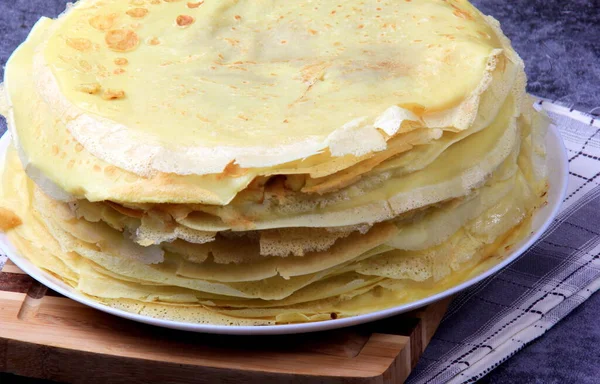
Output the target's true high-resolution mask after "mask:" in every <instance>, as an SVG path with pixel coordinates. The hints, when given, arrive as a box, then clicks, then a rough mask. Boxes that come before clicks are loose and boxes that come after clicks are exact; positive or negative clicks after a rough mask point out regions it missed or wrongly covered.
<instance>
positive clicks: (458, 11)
mask: <svg viewBox="0 0 600 384" xmlns="http://www.w3.org/2000/svg"><path fill="white" fill-rule="evenodd" d="M452 8H454V12H452V13H453V14H454V16H456V17H460V18H461V19H465V20H470V21H473V20H475V18H474V17H473V15H471V14H470V13H469V12H468V11H465V10H462V9H460V8H458V7H457V6H456V5H454V4H452Z"/></svg>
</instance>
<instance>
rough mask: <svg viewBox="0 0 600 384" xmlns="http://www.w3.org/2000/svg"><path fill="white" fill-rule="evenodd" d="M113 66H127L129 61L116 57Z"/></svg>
mask: <svg viewBox="0 0 600 384" xmlns="http://www.w3.org/2000/svg"><path fill="white" fill-rule="evenodd" d="M115 64H116V65H127V64H129V60H127V59H126V58H124V57H117V58H116V59H115Z"/></svg>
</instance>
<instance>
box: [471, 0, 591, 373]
mask: <svg viewBox="0 0 600 384" xmlns="http://www.w3.org/2000/svg"><path fill="white" fill-rule="evenodd" d="M472 3H473V4H474V5H476V6H477V7H478V8H479V9H480V10H481V11H482V12H483V13H485V14H488V15H491V16H493V17H494V18H496V19H498V20H499V21H500V23H501V25H502V29H503V30H504V32H505V33H506V35H507V36H508V37H509V38H510V39H511V41H512V43H513V46H514V47H515V50H516V51H517V52H518V53H519V54H520V55H521V57H522V58H523V60H525V65H526V71H527V77H528V78H529V85H528V91H529V92H530V93H533V94H535V95H538V96H542V97H547V98H549V99H552V100H559V101H561V102H564V103H566V104H576V107H577V108H578V109H580V110H582V111H585V112H589V111H591V110H593V109H594V108H596V107H597V109H596V110H595V112H597V113H599V114H600V0H591V1H584V0H569V1H560V0H545V1H543V0H512V1H502V0H473V1H472ZM599 381H600V379H599Z"/></svg>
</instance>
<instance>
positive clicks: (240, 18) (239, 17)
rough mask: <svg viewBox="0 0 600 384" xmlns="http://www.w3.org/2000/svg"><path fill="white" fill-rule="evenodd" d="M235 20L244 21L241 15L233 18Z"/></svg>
mask: <svg viewBox="0 0 600 384" xmlns="http://www.w3.org/2000/svg"><path fill="white" fill-rule="evenodd" d="M233 18H234V19H236V20H242V16H240V15H235V16H233Z"/></svg>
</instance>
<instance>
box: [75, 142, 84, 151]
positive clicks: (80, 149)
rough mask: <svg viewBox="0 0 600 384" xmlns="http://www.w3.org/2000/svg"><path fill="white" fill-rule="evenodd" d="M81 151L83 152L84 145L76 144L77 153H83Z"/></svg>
mask: <svg viewBox="0 0 600 384" xmlns="http://www.w3.org/2000/svg"><path fill="white" fill-rule="evenodd" d="M81 151H83V145H81V143H77V144H75V152H81Z"/></svg>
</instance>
